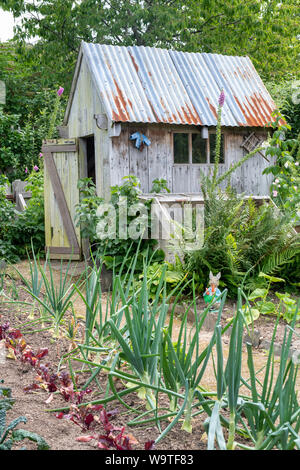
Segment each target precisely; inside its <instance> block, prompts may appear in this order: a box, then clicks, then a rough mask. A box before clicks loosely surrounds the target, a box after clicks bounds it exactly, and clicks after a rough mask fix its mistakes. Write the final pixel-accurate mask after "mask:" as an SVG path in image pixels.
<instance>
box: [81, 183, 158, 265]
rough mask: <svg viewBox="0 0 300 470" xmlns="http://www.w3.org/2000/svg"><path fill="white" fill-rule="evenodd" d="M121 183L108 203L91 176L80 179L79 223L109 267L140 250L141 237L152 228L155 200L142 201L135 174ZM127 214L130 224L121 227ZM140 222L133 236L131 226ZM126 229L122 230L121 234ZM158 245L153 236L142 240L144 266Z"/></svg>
mask: <svg viewBox="0 0 300 470" xmlns="http://www.w3.org/2000/svg"><path fill="white" fill-rule="evenodd" d="M123 181H124V183H123V184H122V185H120V186H118V185H116V186H112V187H111V197H110V200H109V201H108V202H107V201H105V200H103V199H102V198H99V197H98V196H97V194H96V187H95V185H93V183H92V182H91V180H90V179H89V178H83V179H81V180H80V181H79V183H78V187H79V190H80V195H81V198H80V203H79V204H78V205H77V207H76V223H77V225H80V227H81V230H82V236H83V237H86V238H88V239H89V240H90V241H91V243H92V244H94V248H95V249H96V250H97V253H98V255H99V256H105V258H104V259H105V260H106V263H107V265H108V266H109V267H112V265H114V266H115V267H116V266H118V265H121V264H122V261H123V259H124V256H125V255H126V254H127V253H128V250H130V251H131V256H133V255H134V254H135V253H136V250H137V247H138V246H139V244H140V240H141V239H142V238H143V234H144V233H146V234H147V233H148V229H149V228H150V224H151V218H150V215H151V214H150V210H149V209H150V207H151V200H149V201H146V202H142V201H141V200H140V199H139V195H140V194H141V190H140V183H139V180H138V178H136V177H135V176H132V175H130V176H126V177H124V178H123ZM124 214H125V219H124V220H125V222H126V226H123V225H122V226H121V223H120V220H121V218H122V216H123V215H124ZM137 219H139V221H138V222H137V225H136V235H137V236H136V238H135V239H133V238H132V237H130V234H129V229H130V225H132V224H134V223H135V222H136V221H137ZM121 231H122V233H121ZM156 244H157V242H156V241H155V240H152V239H147V238H145V239H142V242H141V251H140V255H141V259H140V268H142V265H143V261H142V259H143V257H145V255H146V252H148V250H149V249H150V250H151V249H152V248H154V246H155V245H156Z"/></svg>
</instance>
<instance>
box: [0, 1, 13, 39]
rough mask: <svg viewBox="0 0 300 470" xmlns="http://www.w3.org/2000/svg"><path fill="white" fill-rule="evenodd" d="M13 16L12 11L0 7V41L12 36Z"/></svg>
mask: <svg viewBox="0 0 300 470" xmlns="http://www.w3.org/2000/svg"><path fill="white" fill-rule="evenodd" d="M13 27H14V18H13V15H12V13H10V12H8V11H3V10H2V9H1V8H0V41H1V42H4V41H7V40H9V39H12V37H13Z"/></svg>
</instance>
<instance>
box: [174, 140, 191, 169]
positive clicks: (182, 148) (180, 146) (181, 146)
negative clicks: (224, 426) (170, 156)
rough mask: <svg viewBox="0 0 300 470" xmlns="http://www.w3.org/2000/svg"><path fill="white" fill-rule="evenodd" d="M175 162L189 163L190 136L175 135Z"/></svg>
mask: <svg viewBox="0 0 300 470" xmlns="http://www.w3.org/2000/svg"><path fill="white" fill-rule="evenodd" d="M174 162H175V163H189V134H181V133H178V134H174Z"/></svg>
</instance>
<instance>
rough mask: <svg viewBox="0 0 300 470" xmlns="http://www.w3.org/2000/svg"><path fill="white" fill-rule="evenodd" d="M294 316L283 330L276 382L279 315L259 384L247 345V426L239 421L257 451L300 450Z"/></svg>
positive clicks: (250, 349) (244, 405)
mask: <svg viewBox="0 0 300 470" xmlns="http://www.w3.org/2000/svg"><path fill="white" fill-rule="evenodd" d="M296 317H297V312H296V313H295V317H294V321H293V325H292V326H291V327H286V330H285V335H284V338H283V342H282V348H281V354H280V361H279V371H278V374H277V377H276V379H275V359H274V340H275V334H276V330H277V326H278V319H279V316H278V319H277V323H276V325H275V328H274V332H273V337H272V342H271V346H270V350H269V354H268V360H267V364H266V367H265V374H264V377H263V380H262V381H259V380H258V378H257V372H256V371H255V366H254V361H253V356H252V347H251V345H250V344H247V353H248V368H249V373H250V384H248V388H249V390H250V392H251V399H249V400H247V401H246V402H245V403H244V404H243V407H242V409H243V413H244V415H245V417H246V419H247V425H246V424H245V423H244V421H243V420H242V419H241V418H240V420H241V423H242V424H243V427H244V429H245V431H246V432H247V434H248V436H249V438H250V440H251V441H252V442H253V445H254V448H255V449H256V450H270V449H273V448H275V447H277V448H279V449H280V450H291V449H294V448H298V449H300V435H299V431H300V404H299V401H298V397H297V392H296V379H297V374H298V371H299V367H298V365H297V364H296V363H294V361H293V358H292V357H290V351H291V341H292V337H293V334H294V330H293V327H294V324H295V321H296ZM288 330H289V332H288ZM240 446H241V447H243V448H248V447H246V446H242V445H240Z"/></svg>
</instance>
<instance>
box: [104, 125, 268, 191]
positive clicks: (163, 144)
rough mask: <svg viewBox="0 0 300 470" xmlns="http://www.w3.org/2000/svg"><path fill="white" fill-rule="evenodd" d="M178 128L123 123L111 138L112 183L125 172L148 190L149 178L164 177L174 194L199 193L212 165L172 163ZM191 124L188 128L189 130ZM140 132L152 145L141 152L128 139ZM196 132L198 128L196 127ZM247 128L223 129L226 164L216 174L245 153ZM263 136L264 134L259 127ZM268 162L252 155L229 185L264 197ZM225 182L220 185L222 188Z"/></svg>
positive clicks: (150, 182)
mask: <svg viewBox="0 0 300 470" xmlns="http://www.w3.org/2000/svg"><path fill="white" fill-rule="evenodd" d="M177 129H178V128H176V127H174V126H163V125H161V126H160V125H156V124H152V125H147V126H146V125H145V126H138V125H133V124H131V125H128V124H124V125H122V132H121V135H120V136H119V137H114V138H112V139H111V141H112V146H111V159H110V175H111V184H112V185H116V184H121V182H122V177H124V176H127V175H128V174H133V175H135V176H137V177H138V178H139V179H140V181H141V189H142V191H143V192H144V193H148V192H149V191H150V190H151V187H152V181H153V180H154V179H156V178H159V179H161V178H164V179H166V180H167V184H168V187H169V189H170V190H171V192H173V193H199V192H200V193H201V185H200V175H201V172H203V173H204V174H206V175H207V174H209V173H210V172H212V169H213V166H212V165H204V164H203V165H174V163H173V135H172V132H173V131H174V130H177ZM190 129H191V128H190V127H188V128H187V130H189V131H190ZM136 131H139V132H142V133H143V134H145V135H146V136H147V137H148V138H149V139H150V140H151V145H150V146H149V147H144V149H143V150H142V151H139V150H137V149H135V148H134V143H133V142H132V141H130V140H129V136H130V134H132V133H134V132H136ZM195 131H196V132H199V129H198V128H195ZM249 132H250V130H226V131H225V164H223V165H220V166H219V175H222V174H223V173H224V172H226V171H227V170H228V169H229V168H230V166H231V165H232V164H235V163H236V162H238V161H239V160H240V159H241V158H242V157H243V156H244V155H245V154H246V152H245V150H243V149H242V148H241V144H242V142H243V139H244V136H246V135H247V134H248V133H249ZM256 132H257V133H259V132H260V133H261V135H262V137H263V138H266V134H265V133H264V132H262V131H260V130H258V131H256ZM267 166H268V162H267V161H266V160H265V159H264V158H263V157H262V156H261V155H259V154H257V155H255V156H254V157H252V158H251V159H250V160H248V161H247V162H246V163H245V164H243V165H242V166H241V167H240V168H238V169H237V170H236V171H235V172H234V173H232V175H231V184H232V186H233V187H234V188H236V190H237V191H238V192H239V193H242V192H245V193H246V194H248V195H251V194H253V195H257V196H264V195H268V194H269V185H270V182H271V177H270V175H262V172H263V170H264V168H266V167H267ZM226 184H227V181H224V182H223V184H222V185H221V186H222V187H223V188H225V186H226Z"/></svg>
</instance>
